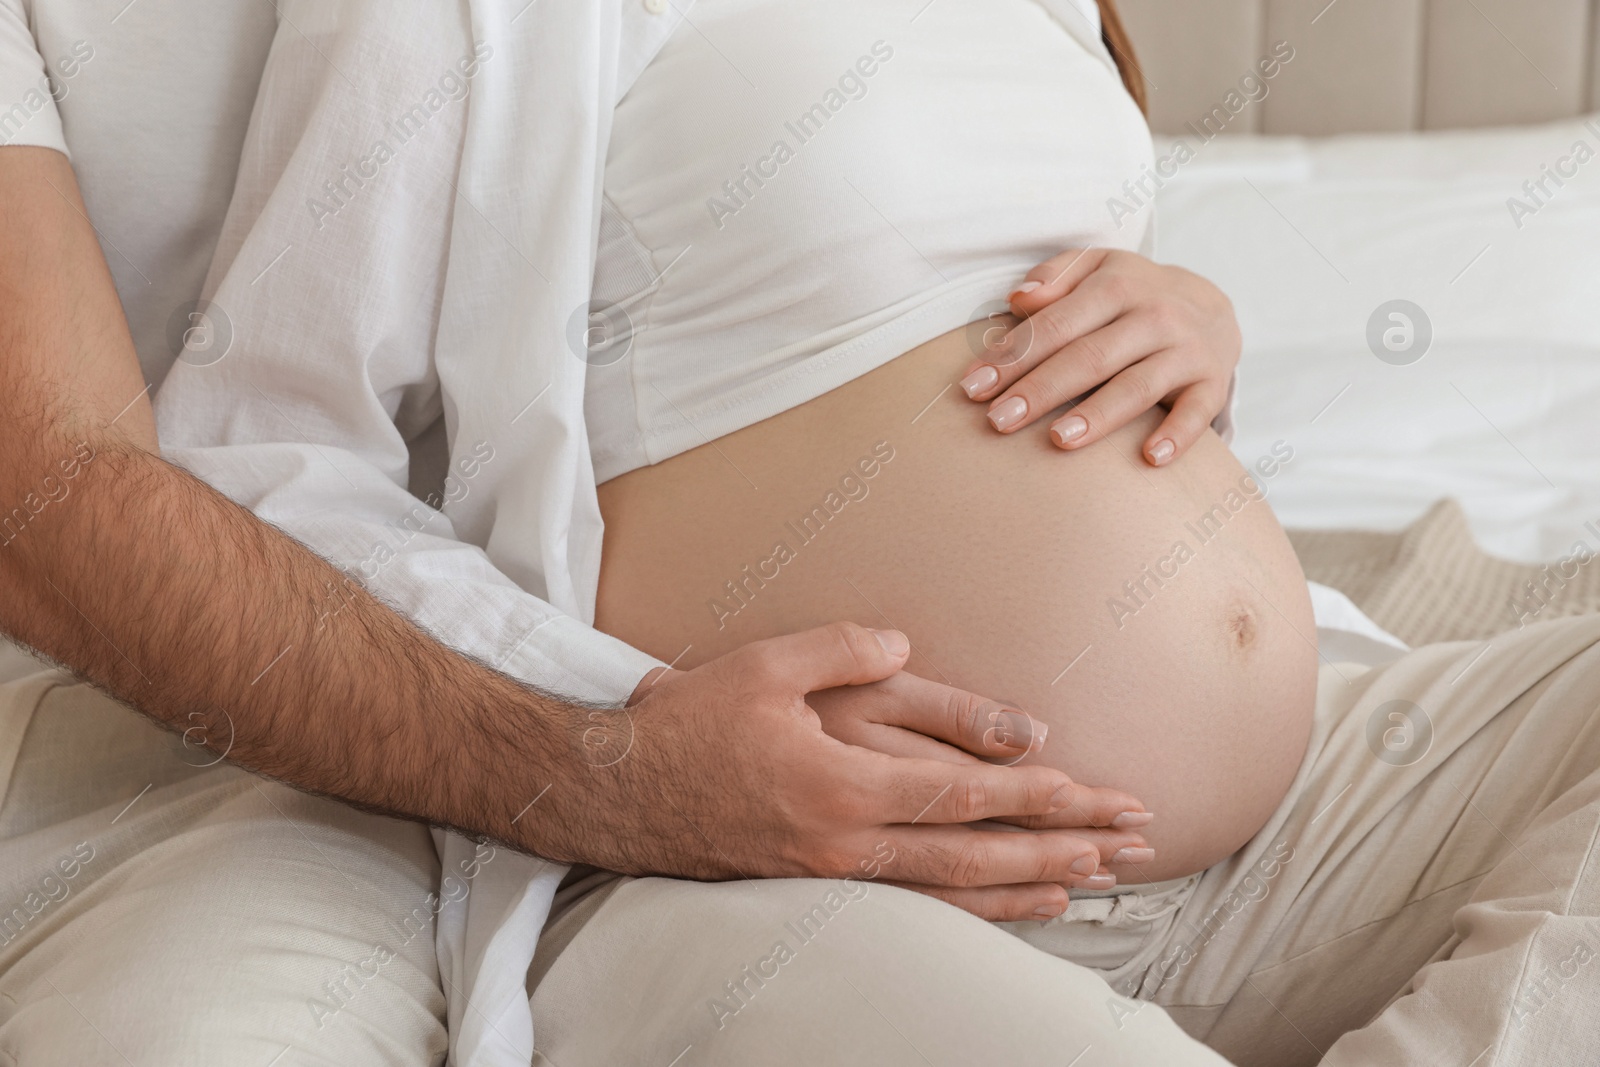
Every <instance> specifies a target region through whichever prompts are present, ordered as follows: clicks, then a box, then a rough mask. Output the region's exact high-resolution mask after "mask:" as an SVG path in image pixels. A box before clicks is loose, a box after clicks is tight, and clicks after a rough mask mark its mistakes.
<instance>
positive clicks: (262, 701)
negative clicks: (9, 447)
mask: <svg viewBox="0 0 1600 1067" xmlns="http://www.w3.org/2000/svg"><path fill="white" fill-rule="evenodd" d="M94 436H99V437H100V438H101V439H99V440H94V439H92V437H89V438H84V439H79V440H71V439H70V438H69V437H64V436H62V435H60V434H59V433H48V432H47V433H45V434H41V435H38V436H35V437H34V439H33V444H34V447H33V448H31V449H30V451H31V452H32V453H33V455H34V462H32V463H26V464H18V463H17V462H16V459H17V457H15V456H13V457H12V459H11V461H10V462H9V463H8V466H9V467H10V468H11V476H10V477H7V478H5V479H4V482H5V483H7V484H9V485H15V484H16V483H17V475H18V472H19V471H20V470H23V469H32V470H34V471H37V472H38V482H39V484H40V488H39V489H38V490H37V491H33V492H34V496H33V498H32V500H31V501H27V503H32V504H34V505H35V506H37V505H38V503H39V502H41V501H43V502H45V506H44V507H43V508H42V509H41V510H40V511H39V512H38V514H37V515H33V514H32V513H31V512H30V511H29V509H28V507H27V503H25V502H24V501H25V500H26V497H24V498H23V499H19V500H18V501H16V502H15V503H16V506H19V507H21V509H22V511H23V512H24V513H27V514H29V515H30V518H29V520H28V521H27V522H26V523H25V524H24V525H21V526H15V524H13V526H10V527H4V528H3V529H0V542H3V543H0V583H3V586H4V588H5V589H6V590H7V595H6V596H4V597H0V629H3V630H4V631H5V632H6V633H8V634H10V635H12V636H13V637H15V638H16V639H17V640H19V641H21V642H23V643H24V644H27V645H29V646H31V647H32V648H34V649H37V650H38V651H40V652H42V653H44V654H45V655H46V656H48V657H50V658H51V659H54V660H56V661H58V662H60V663H63V664H66V665H68V666H69V667H71V668H72V669H73V670H75V671H76V672H77V673H79V674H81V675H83V676H84V677H86V678H88V679H90V680H91V681H93V682H94V683H95V684H97V685H98V686H99V687H101V688H102V689H104V690H106V691H107V692H109V693H111V694H113V695H114V696H116V697H118V698H120V699H122V700H124V701H126V702H127V703H129V704H131V705H133V706H134V707H136V708H138V709H139V710H141V711H143V712H145V713H146V714H148V715H150V716H151V717H153V718H155V719H157V720H159V721H161V722H163V723H165V724H167V725H168V726H170V727H172V728H173V729H175V730H179V731H184V732H185V735H186V737H187V739H188V740H189V741H191V742H194V743H197V744H199V743H203V744H205V745H206V746H208V747H210V748H212V749H213V750H215V751H216V752H218V753H221V752H224V751H225V752H226V754H227V758H228V759H229V760H231V761H233V762H236V763H239V764H241V765H243V766H245V767H248V768H251V769H253V770H256V771H259V772H261V773H263V774H266V775H269V776H271V777H273V778H277V779H280V780H282V781H285V782H288V783H291V784H293V785H296V786H298V787H300V788H303V789H306V790H310V791H313V792H317V793H322V794H326V795H329V796H335V797H339V798H342V799H345V800H348V801H351V802H353V803H356V804H358V805H362V806H365V807H368V808H370V809H373V810H378V811H383V812H386V813H392V814H398V815H403V816H408V817H413V818H418V819H423V820H426V821H429V822H432V823H435V824H440V825H450V826H455V827H458V828H461V829H464V830H467V831H469V832H473V833H479V834H484V835H488V836H491V837H495V838H497V839H500V840H504V841H509V842H510V843H512V844H515V843H516V841H515V840H514V837H515V828H514V827H513V825H512V819H513V818H514V817H515V816H516V815H517V812H518V808H520V807H521V806H522V805H523V804H524V803H525V802H526V799H527V798H531V797H532V796H533V795H534V793H535V792H536V791H537V788H538V786H537V785H536V784H535V783H536V781H537V779H538V778H539V777H540V774H539V765H540V764H541V763H547V762H548V761H550V760H552V759H560V758H564V756H565V751H566V744H565V740H566V739H567V738H570V736H571V734H570V733H569V732H568V731H567V730H566V729H565V728H564V724H565V723H566V722H567V716H568V713H569V711H570V709H569V708H567V707H566V706H565V705H562V704H560V703H559V702H556V701H554V700H551V699H548V698H545V697H543V696H541V695H540V694H538V693H535V692H532V691H530V690H528V689H527V688H525V687H523V686H521V685H519V684H518V683H517V682H515V681H514V680H512V679H510V678H508V677H506V676H504V675H502V674H499V673H498V672H496V671H494V670H492V669H490V668H488V667H486V666H483V665H481V664H479V663H477V662H475V661H473V660H470V659H468V658H466V657H464V656H462V655H459V654H457V653H455V652H453V651H451V650H449V649H447V648H445V647H444V646H443V645H441V644H439V643H438V642H436V641H435V640H433V639H432V638H431V637H429V636H428V635H426V634H424V633H423V632H421V631H420V630H419V629H417V628H416V627H415V626H414V625H412V624H411V623H410V622H409V621H407V620H406V619H404V618H402V617H401V616H400V615H398V614H396V613H395V612H394V611H392V610H390V609H389V608H388V607H386V606H384V605H383V604H381V603H379V602H378V601H377V600H375V599H374V598H373V597H372V596H370V595H369V594H368V593H367V592H365V591H364V590H363V589H362V588H361V587H360V586H358V585H356V584H355V583H354V582H352V581H351V580H350V579H349V578H347V577H346V576H345V575H344V574H343V573H342V572H340V571H339V570H337V569H336V568H334V567H333V566H331V565H329V564H328V563H327V562H325V561H324V560H322V559H320V558H319V557H317V556H316V555H314V554H313V553H312V552H310V551H309V550H308V549H306V548H305V547H304V546H302V545H300V544H299V543H298V542H296V541H294V540H292V539H290V538H289V537H287V536H285V535H284V534H282V533H281V532H279V531H278V530H276V529H274V528H273V527H270V526H268V525H266V524H265V523H262V522H261V521H260V520H258V519H257V518H255V516H253V515H252V514H250V513H249V512H248V511H246V510H245V509H243V508H241V507H239V506H237V505H235V504H234V503H233V502H231V501H229V500H227V499H226V498H225V497H223V496H221V495H220V494H218V493H217V492H215V491H214V490H212V489H211V488H210V487H209V486H206V485H205V484H204V483H202V482H200V481H199V480H197V479H195V478H193V477H192V476H190V475H189V474H187V473H186V472H184V471H181V470H179V469H178V468H176V467H173V466H172V465H170V464H168V463H166V462H164V461H163V460H161V459H159V458H157V457H156V456H153V455H151V454H150V453H148V452H146V451H143V450H142V449H139V448H136V447H130V446H128V445H127V444H126V443H125V442H121V441H118V440H117V439H116V437H115V435H94ZM68 470H70V471H72V476H71V477H70V478H68V477H66V472H67V471H68ZM47 478H48V479H49V482H48V483H46V479H47ZM63 492H64V495H63ZM52 495H54V496H57V497H58V499H54V500H52V499H51V496H52ZM0 507H3V511H0V522H3V520H4V516H5V515H9V514H10V513H11V506H10V505H9V504H0ZM330 605H332V606H333V609H330ZM335 609H336V610H335ZM530 786H531V787H532V790H531V791H530ZM523 794H526V797H524V796H523ZM519 798H520V799H519Z"/></svg>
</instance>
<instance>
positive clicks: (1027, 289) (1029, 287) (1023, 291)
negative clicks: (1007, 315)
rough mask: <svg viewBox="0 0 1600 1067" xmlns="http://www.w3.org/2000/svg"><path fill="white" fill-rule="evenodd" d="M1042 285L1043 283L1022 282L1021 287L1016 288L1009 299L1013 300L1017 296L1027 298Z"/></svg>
mask: <svg viewBox="0 0 1600 1067" xmlns="http://www.w3.org/2000/svg"><path fill="white" fill-rule="evenodd" d="M1043 284H1044V283H1043V282H1023V283H1022V284H1021V285H1019V286H1017V288H1016V291H1015V292H1013V293H1012V294H1011V299H1012V300H1015V299H1016V298H1017V297H1019V296H1027V295H1028V294H1029V293H1031V292H1033V291H1034V290H1035V289H1037V288H1039V286H1041V285H1043Z"/></svg>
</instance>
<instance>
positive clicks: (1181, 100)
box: [1117, 0, 1600, 134]
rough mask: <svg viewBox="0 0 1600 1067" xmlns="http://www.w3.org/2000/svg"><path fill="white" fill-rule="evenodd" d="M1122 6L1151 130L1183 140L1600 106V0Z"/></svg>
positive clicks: (1477, 119)
mask: <svg viewBox="0 0 1600 1067" xmlns="http://www.w3.org/2000/svg"><path fill="white" fill-rule="evenodd" d="M1117 6H1118V8H1119V10H1120V11H1121V12H1122V15H1123V19H1124V21H1125V23H1126V24H1127V27H1128V31H1129V34H1130V36H1131V37H1132V38H1133V43H1134V46H1135V48H1136V50H1137V52H1138V59H1139V65H1140V67H1141V68H1143V70H1144V73H1145V77H1146V80H1147V82H1148V84H1149V94H1150V123H1151V125H1152V126H1153V127H1154V128H1155V129H1156V130H1157V131H1158V132H1169V133H1176V132H1181V131H1182V130H1183V129H1184V127H1185V125H1186V124H1187V123H1195V124H1197V126H1198V125H1199V124H1200V122H1201V120H1202V119H1203V118H1205V117H1206V116H1208V115H1209V116H1211V127H1212V128H1213V129H1215V128H1216V127H1218V126H1225V127H1226V129H1227V130H1228V132H1235V133H1275V134H1276V133H1283V134H1288V133H1299V134H1329V133H1345V132H1351V131H1358V130H1417V129H1442V128H1448V127H1461V126H1495V125H1511V124H1517V123H1526V122H1539V121H1543V120H1546V119H1554V118H1560V117H1563V116H1570V115H1576V114H1582V113H1584V112H1587V111H1593V110H1600V67H1597V54H1600V47H1597V42H1600V0H1331V2H1330V0H1118V4H1117ZM1279 42H1287V44H1288V46H1289V47H1290V48H1292V49H1293V58H1292V59H1291V60H1290V61H1289V62H1287V63H1286V64H1279V65H1278V67H1277V68H1276V70H1275V74H1274V76H1273V77H1272V78H1271V79H1270V80H1269V79H1266V78H1264V77H1263V74H1262V72H1263V70H1272V69H1274V68H1273V66H1272V64H1271V62H1270V61H1271V60H1272V58H1273V49H1274V46H1276V45H1278V43H1279ZM1280 51H1281V50H1280ZM1263 60H1266V61H1268V62H1267V65H1266V66H1265V67H1264V66H1263V65H1262V63H1263ZM1251 77H1253V78H1254V79H1255V81H1253V82H1252V81H1245V79H1247V78H1251ZM1241 82H1243V85H1241ZM1230 92H1232V93H1234V95H1233V96H1232V97H1231V98H1230V97H1229V93H1230ZM1252 97H1255V99H1252ZM1241 103H1242V104H1243V106H1238V105H1240V104H1241ZM1218 108H1221V109H1222V110H1221V113H1220V114H1219V112H1218V110H1217V109H1218ZM1222 115H1226V116H1227V119H1228V121H1227V122H1226V123H1223V122H1221V116H1222Z"/></svg>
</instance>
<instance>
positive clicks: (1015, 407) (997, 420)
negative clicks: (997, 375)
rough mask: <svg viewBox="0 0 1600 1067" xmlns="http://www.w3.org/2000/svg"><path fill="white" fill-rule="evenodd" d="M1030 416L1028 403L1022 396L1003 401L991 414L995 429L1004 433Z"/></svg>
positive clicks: (990, 417)
mask: <svg viewBox="0 0 1600 1067" xmlns="http://www.w3.org/2000/svg"><path fill="white" fill-rule="evenodd" d="M1027 414H1028V402H1027V401H1026V400H1025V399H1023V398H1022V397H1020V396H1013V397H1009V398H1007V399H1006V400H1003V401H1001V402H1000V403H999V404H997V405H995V407H994V408H993V409H992V410H990V412H989V421H990V422H992V423H993V424H994V428H995V429H997V430H1000V431H1001V432H1004V431H1006V430H1009V429H1010V428H1011V427H1013V426H1015V425H1016V424H1017V423H1019V422H1021V421H1022V420H1023V419H1024V418H1026V417H1027Z"/></svg>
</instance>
